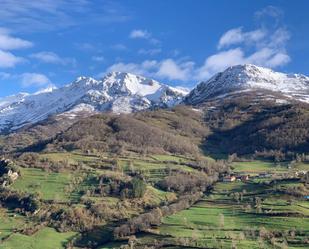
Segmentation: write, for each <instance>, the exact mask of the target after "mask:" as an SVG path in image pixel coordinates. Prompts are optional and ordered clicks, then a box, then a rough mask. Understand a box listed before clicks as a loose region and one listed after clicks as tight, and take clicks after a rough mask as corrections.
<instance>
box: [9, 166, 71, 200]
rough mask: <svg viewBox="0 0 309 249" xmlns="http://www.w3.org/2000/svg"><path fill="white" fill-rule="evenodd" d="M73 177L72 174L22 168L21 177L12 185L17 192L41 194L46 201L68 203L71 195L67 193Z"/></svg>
mask: <svg viewBox="0 0 309 249" xmlns="http://www.w3.org/2000/svg"><path fill="white" fill-rule="evenodd" d="M72 178H73V175H72V174H70V173H65V172H64V173H54V172H51V173H49V172H45V171H43V170H41V169H35V168H21V177H19V178H18V179H17V181H15V182H14V184H13V185H12V188H13V189H15V190H20V191H23V192H27V193H39V194H40V195H41V196H42V198H43V199H44V200H58V201H67V200H68V199H69V198H70V194H69V193H68V192H67V191H66V188H67V187H68V186H69V184H70V182H71V180H72Z"/></svg>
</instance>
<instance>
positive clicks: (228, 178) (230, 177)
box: [222, 176, 236, 182]
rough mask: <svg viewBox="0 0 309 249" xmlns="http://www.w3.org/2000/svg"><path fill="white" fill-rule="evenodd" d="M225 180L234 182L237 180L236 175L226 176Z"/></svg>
mask: <svg viewBox="0 0 309 249" xmlns="http://www.w3.org/2000/svg"><path fill="white" fill-rule="evenodd" d="M222 181H223V182H234V181H236V177H235V176H225V177H223V179H222Z"/></svg>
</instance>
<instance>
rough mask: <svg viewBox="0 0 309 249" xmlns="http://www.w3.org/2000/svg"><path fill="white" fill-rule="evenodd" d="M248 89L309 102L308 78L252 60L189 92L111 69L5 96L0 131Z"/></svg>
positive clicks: (262, 95)
mask: <svg viewBox="0 0 309 249" xmlns="http://www.w3.org/2000/svg"><path fill="white" fill-rule="evenodd" d="M248 92H253V93H254V94H253V96H256V97H258V98H263V99H274V100H275V101H277V102H278V103H287V102H291V101H298V102H307V103H308V102H309V77H306V76H304V75H300V74H284V73H280V72H274V71H272V70H271V69H267V68H262V67H258V66H255V65H250V64H245V65H237V66H232V67H229V68H227V69H226V70H225V71H223V72H220V73H217V74H216V75H214V76H213V77H211V78H210V79H209V80H207V81H203V82H200V83H199V84H197V86H196V87H195V88H193V89H192V90H191V91H190V92H187V91H185V90H183V89H179V88H175V87H171V86H168V85H166V84H162V83H159V82H158V81H155V80H153V79H149V78H146V77H142V76H138V75H134V74H131V73H124V72H111V73H109V74H107V75H106V76H105V77H103V78H102V79H100V80H96V79H93V78H90V77H79V78H77V79H76V80H75V81H74V82H72V83H70V84H68V85H65V86H63V87H61V88H49V89H45V90H44V91H40V92H37V93H34V94H27V93H19V94H17V95H13V96H8V97H4V98H2V99H0V132H1V133H5V132H10V131H14V130H16V129H18V128H20V127H23V126H25V125H27V124H33V123H36V122H38V121H42V120H45V119H47V118H48V117H50V116H51V115H61V116H64V117H68V118H70V119H73V118H74V117H76V116H78V115H81V114H84V115H90V114H94V113H98V112H113V113H131V112H137V111H141V110H147V109H153V108H158V107H160V108H166V107H172V106H175V105H177V104H188V105H194V106H198V105H200V104H203V103H205V102H207V101H213V100H217V101H219V102H220V100H222V99H226V98H230V97H235V96H239V95H241V94H243V93H248Z"/></svg>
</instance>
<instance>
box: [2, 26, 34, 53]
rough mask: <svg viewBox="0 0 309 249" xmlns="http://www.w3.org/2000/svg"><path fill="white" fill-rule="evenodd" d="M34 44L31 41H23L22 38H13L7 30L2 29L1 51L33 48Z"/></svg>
mask: <svg viewBox="0 0 309 249" xmlns="http://www.w3.org/2000/svg"><path fill="white" fill-rule="evenodd" d="M32 46H33V44H32V42H30V41H27V40H23V39H21V38H17V37H13V36H11V35H10V34H9V31H8V30H6V29H0V49H2V50H13V49H22V48H29V47H32Z"/></svg>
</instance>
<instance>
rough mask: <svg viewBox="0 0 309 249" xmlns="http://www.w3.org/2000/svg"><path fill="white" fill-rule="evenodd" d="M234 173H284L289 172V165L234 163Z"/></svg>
mask: <svg viewBox="0 0 309 249" xmlns="http://www.w3.org/2000/svg"><path fill="white" fill-rule="evenodd" d="M232 167H233V168H234V169H233V171H235V172H246V173H253V174H254V173H261V172H283V171H287V165H285V164H281V165H276V164H275V163H274V162H267V161H250V162H234V163H232Z"/></svg>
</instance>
